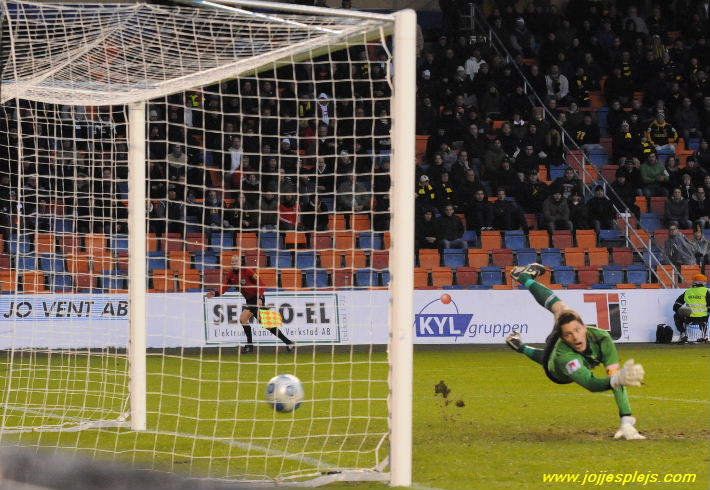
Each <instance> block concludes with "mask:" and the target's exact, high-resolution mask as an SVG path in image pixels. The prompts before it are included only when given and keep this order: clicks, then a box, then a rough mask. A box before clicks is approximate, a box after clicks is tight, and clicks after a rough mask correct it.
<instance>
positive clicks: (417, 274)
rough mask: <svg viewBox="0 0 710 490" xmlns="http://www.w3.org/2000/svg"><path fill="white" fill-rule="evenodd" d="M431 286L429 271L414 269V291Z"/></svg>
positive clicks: (419, 268)
mask: <svg viewBox="0 0 710 490" xmlns="http://www.w3.org/2000/svg"><path fill="white" fill-rule="evenodd" d="M427 286H429V271H428V270H427V269H422V268H421V267H417V268H415V269H414V289H417V288H420V287H427Z"/></svg>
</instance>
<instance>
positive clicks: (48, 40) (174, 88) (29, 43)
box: [0, 2, 392, 480]
mask: <svg viewBox="0 0 710 490" xmlns="http://www.w3.org/2000/svg"><path fill="white" fill-rule="evenodd" d="M5 9H6V14H7V15H8V17H7V18H6V22H5V25H4V30H3V47H4V49H7V50H9V53H10V56H9V57H7V62H6V64H5V66H4V69H3V76H2V79H3V84H2V101H3V106H2V114H1V119H0V167H1V168H0V192H2V194H1V195H0V206H1V207H2V209H3V214H2V215H1V216H0V233H2V237H3V245H2V248H0V252H2V253H1V255H0V287H1V288H2V291H3V293H5V295H3V296H0V312H1V313H0V314H3V315H4V316H5V320H6V321H4V322H3V328H2V332H0V343H1V344H2V345H1V346H0V347H1V348H2V349H4V350H3V357H2V361H1V365H2V368H3V370H4V371H5V373H4V375H3V377H2V381H1V382H0V383H1V386H2V391H1V392H2V393H3V398H2V400H1V405H0V408H1V413H2V429H0V437H1V439H2V442H3V443H5V444H8V443H13V444H14V443H18V444H29V445H37V446H43V447H47V446H48V447H60V448H66V449H72V450H74V451H77V452H87V453H89V454H100V455H103V456H109V457H113V458H116V459H120V460H129V461H131V462H133V463H134V464H136V465H137V466H140V467H151V468H160V469H169V470H173V471H181V472H186V473H189V474H192V475H196V476H209V477H215V478H234V479H246V480H263V479H283V478H304V477H306V476H310V477H313V476H318V475H321V474H326V473H332V472H343V471H349V470H353V471H355V472H357V473H361V472H367V471H370V472H373V471H374V472H375V473H378V474H379V472H381V471H382V470H383V468H384V467H385V465H386V456H387V450H386V449H387V448H386V444H385V442H386V436H387V433H388V424H387V395H388V384H387V375H388V359H387V356H386V353H385V352H384V348H383V346H382V345H381V344H386V343H387V338H388V328H387V320H386V318H387V316H386V308H387V307H388V300H389V296H388V292H387V291H381V289H386V288H387V285H388V283H389V272H388V248H389V187H390V180H389V159H390V151H391V140H390V138H391V135H390V125H391V120H390V98H391V92H392V90H391V79H390V72H391V69H390V68H391V67H390V64H391V62H392V57H391V54H390V53H391V47H390V46H389V45H388V42H389V39H388V38H387V37H385V34H386V32H388V31H389V30H391V25H390V23H388V22H385V21H384V20H382V19H374V20H373V19H370V20H367V19H362V18H349V17H340V16H337V15H335V14H332V15H330V16H325V17H324V16H315V15H308V16H306V15H294V14H290V15H281V16H278V17H277V14H268V17H266V16H265V15H264V14H254V13H249V12H246V11H241V10H234V11H230V12H226V11H212V10H206V11H205V10H201V9H200V10H198V9H190V8H173V7H158V6H147V5H140V4H139V5H100V6H82V7H81V8H75V7H69V6H61V5H54V4H39V3H30V2H11V3H7V4H5ZM148 99H150V100H148ZM136 100H145V101H146V103H147V110H146V114H147V119H148V121H147V139H146V152H147V154H146V163H145V165H146V191H147V193H146V194H147V195H146V199H145V206H146V232H147V239H146V247H147V255H148V256H147V270H148V274H147V277H146V278H145V280H146V281H147V282H146V284H147V287H148V291H149V294H148V296H147V310H148V315H147V339H148V342H147V345H148V357H147V384H148V398H147V412H148V413H147V415H148V424H147V425H148V428H147V430H146V431H143V432H133V431H130V430H128V427H130V425H129V424H128V422H127V419H128V414H129V413H130V403H129V379H128V378H129V376H128V360H127V355H126V347H127V345H128V344H129V329H128V310H129V303H128V295H127V291H128V289H129V286H130V281H131V280H136V279H133V278H132V277H131V275H130V271H129V268H128V252H129V236H130V234H129V233H130V230H129V229H128V210H127V206H128V194H129V188H128V176H129V164H128V141H129V139H128V138H129V136H130V135H129V134H128V133H129V131H128V122H129V121H128V120H129V111H128V109H127V107H126V106H125V105H124V104H126V103H128V102H132V101H136ZM230 274H231V276H230ZM240 274H246V275H247V277H248V278H249V279H247V284H245V283H244V282H243V281H244V276H243V275H242V276H240ZM230 277H231V279H230ZM255 277H256V278H258V279H256V280H258V282H259V284H257V285H255V286H254V288H259V290H258V293H259V295H260V294H262V293H263V296H264V299H263V301H264V303H265V305H266V306H267V307H268V308H269V310H270V311H278V312H280V313H281V315H282V317H283V324H284V325H283V327H281V328H280V329H278V330H274V331H273V332H270V331H269V330H267V329H266V328H262V326H260V323H259V321H258V319H254V320H252V323H251V324H250V325H251V326H250V328H246V329H245V328H243V326H242V324H243V323H245V319H244V317H243V316H242V315H243V308H242V307H243V306H244V303H245V296H246V297H247V300H248V299H250V293H249V292H247V291H246V289H248V283H249V281H251V280H255V279H254V278H255ZM233 278H236V280H234V281H233V280H232V279H233ZM142 279H143V278H138V279H137V280H142ZM213 291H216V292H217V293H218V297H214V298H211V297H209V295H208V294H206V293H209V292H213ZM240 291H241V293H240ZM219 293H223V294H219ZM254 311H255V313H258V312H257V310H256V309H255V310H254ZM240 317H241V318H240ZM261 323H264V322H261ZM249 332H251V334H252V336H253V338H252V343H253V345H254V347H255V349H254V350H253V352H250V353H240V347H242V346H244V345H248V344H249V339H248V333H249ZM279 332H280V333H281V335H282V337H277V335H276V334H277V333H279ZM290 341H295V342H296V346H297V347H296V349H295V352H289V351H288V349H287V346H286V343H288V342H290ZM285 373H290V374H294V375H296V376H298V377H299V378H300V379H301V381H302V382H303V384H304V387H305V391H306V399H305V402H304V404H303V406H302V407H301V408H300V409H298V410H296V411H295V412H292V413H289V414H282V413H277V412H275V411H274V410H272V409H271V408H269V407H268V406H267V405H266V403H265V401H264V400H265V395H264V392H265V389H266V383H267V381H268V380H269V379H270V378H272V377H273V376H275V375H277V374H285ZM353 477H354V478H368V477H364V476H362V475H360V476H353Z"/></svg>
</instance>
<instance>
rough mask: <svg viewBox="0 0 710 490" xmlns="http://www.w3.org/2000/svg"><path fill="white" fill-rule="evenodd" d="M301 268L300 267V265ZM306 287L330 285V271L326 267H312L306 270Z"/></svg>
mask: <svg viewBox="0 0 710 490" xmlns="http://www.w3.org/2000/svg"><path fill="white" fill-rule="evenodd" d="M299 268H300V267H299ZM306 287H309V288H325V287H328V271H326V270H324V269H311V270H307V271H306Z"/></svg>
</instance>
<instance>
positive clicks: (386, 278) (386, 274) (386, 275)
mask: <svg viewBox="0 0 710 490" xmlns="http://www.w3.org/2000/svg"><path fill="white" fill-rule="evenodd" d="M380 272H381V275H382V285H383V286H389V285H390V280H391V279H392V275H391V274H390V271H388V270H383V271H380Z"/></svg>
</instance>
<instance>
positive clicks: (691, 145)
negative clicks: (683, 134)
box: [685, 138, 700, 151]
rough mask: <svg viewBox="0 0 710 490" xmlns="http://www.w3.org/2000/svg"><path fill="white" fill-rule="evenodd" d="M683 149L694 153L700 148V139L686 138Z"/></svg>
mask: <svg viewBox="0 0 710 490" xmlns="http://www.w3.org/2000/svg"><path fill="white" fill-rule="evenodd" d="M685 147H686V148H687V149H689V150H693V151H696V150H698V149H699V148H700V138H688V141H686V142H685Z"/></svg>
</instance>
